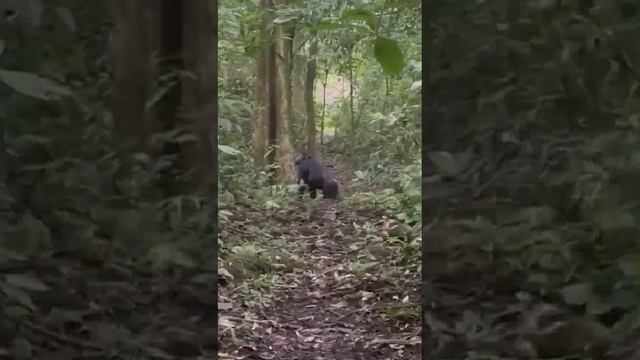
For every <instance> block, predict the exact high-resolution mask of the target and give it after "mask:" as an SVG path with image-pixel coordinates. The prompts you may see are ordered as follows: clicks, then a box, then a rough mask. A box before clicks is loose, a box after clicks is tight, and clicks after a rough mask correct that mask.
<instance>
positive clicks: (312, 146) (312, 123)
mask: <svg viewBox="0 0 640 360" xmlns="http://www.w3.org/2000/svg"><path fill="white" fill-rule="evenodd" d="M317 52H318V41H317V40H316V39H314V40H313V42H312V43H311V47H310V48H309V60H308V61H307V77H306V80H305V85H304V100H305V105H306V110H307V154H309V155H311V156H312V157H315V155H316V116H315V112H316V109H315V104H314V102H313V89H314V87H313V85H314V84H315V80H316V58H315V57H316V54H317Z"/></svg>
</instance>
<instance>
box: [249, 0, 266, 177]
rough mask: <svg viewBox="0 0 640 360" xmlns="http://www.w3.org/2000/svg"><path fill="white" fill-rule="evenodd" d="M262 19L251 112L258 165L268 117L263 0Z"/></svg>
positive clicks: (263, 148) (257, 164)
mask: <svg viewBox="0 0 640 360" xmlns="http://www.w3.org/2000/svg"><path fill="white" fill-rule="evenodd" d="M260 3H261V10H262V19H261V24H260V33H259V35H258V39H259V41H260V45H259V49H258V56H257V59H256V82H255V96H256V107H255V109H254V113H253V119H252V123H251V127H252V134H251V142H252V144H253V147H252V148H253V151H252V155H253V161H254V163H255V164H256V166H258V167H263V166H264V165H265V158H264V156H265V151H266V140H267V125H268V122H267V119H268V111H267V110H268V106H267V94H268V87H267V60H268V59H267V55H268V52H269V45H268V41H269V36H268V32H267V18H266V11H268V8H266V7H265V6H266V5H267V4H266V2H265V1H261V2H260Z"/></svg>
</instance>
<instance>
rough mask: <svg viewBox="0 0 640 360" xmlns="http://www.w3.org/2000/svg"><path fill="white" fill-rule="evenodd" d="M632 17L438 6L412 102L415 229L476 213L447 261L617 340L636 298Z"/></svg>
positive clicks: (571, 8)
mask: <svg viewBox="0 0 640 360" xmlns="http://www.w3.org/2000/svg"><path fill="white" fill-rule="evenodd" d="M462 13H466V14H473V16H472V17H471V18H470V19H469V18H465V20H461V19H462V18H460V17H458V15H460V14H462ZM456 14H457V15H456ZM636 19H637V6H635V5H632V4H630V3H629V2H625V1H611V2H605V1H595V2H566V3H565V2H563V3H562V4H560V3H558V4H555V3H552V2H545V3H544V4H543V3H540V4H539V6H533V5H532V4H525V3H520V2H508V6H505V7H500V6H498V4H497V3H496V4H493V3H492V4H489V3H483V4H480V3H478V4H471V3H464V4H459V6H450V5H443V6H442V7H441V8H440V9H439V11H438V15H437V16H436V17H435V18H433V21H434V24H433V27H432V28H431V29H432V34H433V36H434V40H433V42H432V45H433V49H434V51H433V52H432V53H431V57H430V66H431V68H430V83H429V86H430V92H431V93H432V94H433V95H432V96H431V97H430V98H429V97H428V98H427V101H428V102H427V103H426V104H425V108H426V109H427V111H428V112H429V113H430V118H431V119H433V120H432V121H433V122H432V123H431V125H429V131H428V133H429V134H430V135H429V139H426V140H427V146H428V148H429V149H430V150H431V151H432V152H431V153H430V155H429V163H428V164H426V165H427V169H431V171H429V174H427V175H431V176H430V177H429V178H427V179H425V181H427V182H428V185H425V186H426V189H427V190H426V191H425V196H427V197H430V199H432V200H431V203H432V204H433V205H432V206H430V207H429V208H428V210H427V211H428V215H427V216H430V217H432V218H433V220H432V222H431V223H430V224H428V227H427V230H425V231H426V232H427V233H428V232H429V231H434V232H435V231H436V229H438V228H442V224H444V223H446V222H451V221H454V220H455V219H459V218H460V217H468V216H480V219H478V220H477V221H466V223H465V224H464V225H462V226H463V228H465V230H464V231H465V232H468V233H469V236H465V242H463V243H464V245H463V248H464V249H466V250H465V251H462V252H452V253H451V254H450V260H451V261H452V262H453V263H464V262H465V261H470V262H471V263H472V264H474V265H473V266H477V268H476V270H477V271H476V272H475V273H476V274H481V273H482V272H483V271H487V272H491V273H492V274H493V273H495V272H496V271H498V272H499V274H497V276H498V278H499V279H502V284H503V285H504V287H505V289H508V288H510V286H513V285H515V284H516V283H518V282H520V285H518V286H517V288H520V289H521V290H526V291H528V292H530V293H531V294H534V296H535V297H536V298H537V299H541V301H542V299H546V300H551V301H553V302H557V303H563V304H564V305H566V306H568V307H569V308H571V309H573V310H575V311H576V312H577V313H580V314H584V315H586V316H587V317H590V318H594V319H598V320H599V321H601V322H602V323H603V324H605V325H607V326H612V327H613V328H614V329H617V330H619V331H621V332H622V333H630V332H632V331H634V330H635V329H637V324H636V323H635V319H637V312H638V310H639V308H638V305H637V304H638V300H639V299H640V277H639V274H640V272H639V271H638V269H640V268H639V265H640V262H639V261H638V260H639V259H640V257H639V256H638V254H639V253H640V243H638V235H640V234H639V233H638V230H639V228H638V224H639V223H640V222H638V220H639V219H638V215H639V214H640V213H638V199H639V198H638V195H639V193H638V191H637V189H638V187H637V183H638V179H640V177H639V176H640V172H639V171H638V170H639V169H640V168H639V167H638V161H637V160H638V154H640V153H639V152H638V151H639V150H640V149H639V148H638V146H637V144H638V137H637V134H636V129H637V121H636V120H637V119H636V118H637V114H636V112H637V103H638V101H637V92H636V89H637V80H636V79H635V77H634V75H633V74H634V73H635V72H636V69H637V66H638V64H637V59H636V56H635V54H636V53H637V49H636V48H637V44H635V43H632V42H630V41H627V40H625V39H626V38H627V37H629V38H630V37H632V36H633V35H632V34H635V33H636V32H637V28H636V27H635V25H633V24H635V22H636ZM461 84H465V85H464V86H462V85H461ZM429 188H431V189H432V191H431V192H430V191H429V190H428V189H429ZM439 191H440V193H438V192H439ZM447 198H448V199H447ZM455 198H457V199H459V202H458V205H455V204H452V201H451V200H452V199H455ZM460 205H462V206H460ZM453 208H455V209H456V210H455V211H453V210H452V209H453ZM465 213H466V214H465ZM474 234H475V235H474ZM435 237H437V236H435ZM474 252H477V253H476V255H475V256H472V258H473V259H470V258H469V256H470V255H469V254H472V253H474ZM480 270H481V271H480ZM434 271H435V270H434ZM449 275H451V274H449ZM479 276H480V275H479ZM514 279H518V280H514ZM509 284H510V285H509ZM505 291H507V292H508V291H509V290H505Z"/></svg>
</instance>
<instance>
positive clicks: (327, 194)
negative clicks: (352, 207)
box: [294, 154, 338, 199]
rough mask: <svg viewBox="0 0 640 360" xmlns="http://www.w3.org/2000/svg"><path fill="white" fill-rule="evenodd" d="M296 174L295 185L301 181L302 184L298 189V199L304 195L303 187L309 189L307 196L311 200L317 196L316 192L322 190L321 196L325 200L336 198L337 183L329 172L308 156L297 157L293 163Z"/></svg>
mask: <svg viewBox="0 0 640 360" xmlns="http://www.w3.org/2000/svg"><path fill="white" fill-rule="evenodd" d="M294 164H295V167H296V174H297V175H298V179H297V183H298V184H300V181H302V182H303V183H304V184H303V185H301V186H300V188H298V193H299V194H300V198H301V199H302V196H303V195H304V191H305V188H306V187H305V185H306V186H308V187H309V195H310V196H311V198H312V199H315V198H316V196H317V190H322V196H323V197H324V198H325V199H337V198H338V182H337V181H336V179H335V178H334V177H333V175H332V174H331V172H329V171H328V170H327V169H325V168H324V167H323V166H322V165H320V163H319V162H317V161H316V160H314V159H312V158H311V157H310V156H309V155H306V154H302V155H299V156H298V157H297V158H296V160H295V161H294Z"/></svg>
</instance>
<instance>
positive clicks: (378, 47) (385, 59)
mask: <svg viewBox="0 0 640 360" xmlns="http://www.w3.org/2000/svg"><path fill="white" fill-rule="evenodd" d="M373 54H374V56H375V57H376V60H378V62H379V63H380V65H381V66H382V70H384V72H385V73H386V74H388V75H399V74H400V71H402V69H403V68H404V57H403V55H402V50H401V49H400V45H398V43H397V42H396V41H394V40H392V39H388V38H384V37H378V38H377V39H376V42H375V46H374V48H373Z"/></svg>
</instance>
